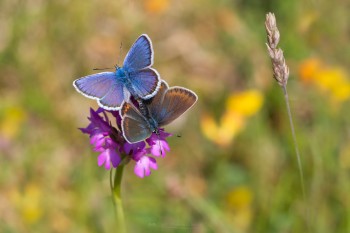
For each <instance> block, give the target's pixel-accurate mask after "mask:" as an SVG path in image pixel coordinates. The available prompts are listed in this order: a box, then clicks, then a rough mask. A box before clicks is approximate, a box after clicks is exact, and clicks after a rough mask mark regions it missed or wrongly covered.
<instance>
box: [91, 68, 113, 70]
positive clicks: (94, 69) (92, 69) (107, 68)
mask: <svg viewBox="0 0 350 233" xmlns="http://www.w3.org/2000/svg"><path fill="white" fill-rule="evenodd" d="M111 69H113V68H93V69H92V70H111Z"/></svg>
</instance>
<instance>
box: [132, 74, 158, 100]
mask: <svg viewBox="0 0 350 233" xmlns="http://www.w3.org/2000/svg"><path fill="white" fill-rule="evenodd" d="M129 78H130V82H131V85H132V88H133V92H134V93H132V94H133V96H138V97H140V98H142V99H149V98H152V97H153V96H154V95H155V94H157V91H158V89H159V87H160V78H159V74H158V72H157V71H156V70H155V69H152V68H146V69H143V70H137V71H132V72H130V73H129Z"/></svg>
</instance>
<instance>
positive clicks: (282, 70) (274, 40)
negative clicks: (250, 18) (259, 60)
mask: <svg viewBox="0 0 350 233" xmlns="http://www.w3.org/2000/svg"><path fill="white" fill-rule="evenodd" d="M265 28H266V32H267V43H266V46H267V50H268V52H269V55H270V57H271V61H272V69H273V76H274V78H275V79H276V81H277V82H278V84H279V85H280V86H282V87H285V86H286V85H287V81H288V77H289V68H288V66H287V64H286V61H285V59H284V56H283V51H282V49H280V48H277V45H278V42H279V41H280V32H279V31H278V28H277V24H276V17H275V15H274V14H273V13H268V14H267V15H266V21H265Z"/></svg>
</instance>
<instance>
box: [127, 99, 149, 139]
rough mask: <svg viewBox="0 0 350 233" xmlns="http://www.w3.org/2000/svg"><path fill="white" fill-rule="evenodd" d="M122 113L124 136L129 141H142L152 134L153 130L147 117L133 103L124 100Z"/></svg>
mask: <svg viewBox="0 0 350 233" xmlns="http://www.w3.org/2000/svg"><path fill="white" fill-rule="evenodd" d="M120 115H121V116H122V131H123V136H124V138H125V139H126V140H127V141H128V142H129V143H136V142H140V141H143V140H145V139H146V138H148V137H149V136H151V134H152V131H151V129H150V127H149V124H148V122H147V119H146V118H145V117H144V116H142V114H141V113H140V112H139V111H138V110H137V109H136V107H135V106H134V105H133V104H131V103H126V102H124V104H123V105H122V108H121V111H120Z"/></svg>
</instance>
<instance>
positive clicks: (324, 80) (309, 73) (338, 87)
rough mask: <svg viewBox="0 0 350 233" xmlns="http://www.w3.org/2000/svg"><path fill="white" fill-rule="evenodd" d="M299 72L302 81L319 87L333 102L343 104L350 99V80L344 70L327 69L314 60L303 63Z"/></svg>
mask: <svg viewBox="0 0 350 233" xmlns="http://www.w3.org/2000/svg"><path fill="white" fill-rule="evenodd" d="M299 72H300V78H301V80H303V81H305V82H307V83H310V84H313V85H315V86H317V87H318V88H319V89H320V90H321V91H323V92H324V93H326V94H327V95H329V96H330V98H331V100H332V101H333V102H335V103H341V102H344V101H346V100H348V99H349V98H350V80H349V79H348V77H347V74H346V72H345V71H344V70H343V69H342V68H339V67H326V66H325V65H324V64H322V62H321V61H320V60H318V59H316V58H312V59H307V60H306V61H304V62H302V63H301V65H300V71H299Z"/></svg>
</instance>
